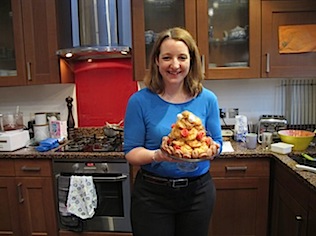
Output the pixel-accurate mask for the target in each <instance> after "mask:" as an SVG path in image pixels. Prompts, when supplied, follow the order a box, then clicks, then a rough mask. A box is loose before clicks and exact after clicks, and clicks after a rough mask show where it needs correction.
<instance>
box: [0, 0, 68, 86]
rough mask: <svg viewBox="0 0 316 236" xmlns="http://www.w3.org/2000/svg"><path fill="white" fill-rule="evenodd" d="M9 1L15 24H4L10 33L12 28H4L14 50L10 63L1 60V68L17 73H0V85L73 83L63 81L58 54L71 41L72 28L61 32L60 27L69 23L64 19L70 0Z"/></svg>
mask: <svg viewBox="0 0 316 236" xmlns="http://www.w3.org/2000/svg"><path fill="white" fill-rule="evenodd" d="M8 2H9V6H8V7H7V8H6V10H7V9H9V7H11V11H9V12H6V14H10V16H11V18H10V19H11V21H12V22H11V23H12V24H6V25H5V26H6V27H11V28H12V29H11V33H10V29H8V31H6V30H5V31H4V39H5V40H6V41H8V43H7V44H9V43H10V42H11V45H10V46H9V47H10V50H11V51H12V52H13V53H12V55H11V56H10V57H11V59H12V60H11V62H10V63H11V64H6V65H4V64H1V61H0V69H9V70H5V71H11V72H14V73H11V74H8V75H0V86H17V85H38V84H52V83H60V82H72V81H61V78H60V75H59V60H58V57H57V55H56V51H57V49H59V47H63V46H66V45H68V46H69V45H70V43H71V41H70V40H71V37H70V35H71V34H70V31H69V33H66V34H62V32H66V31H63V30H61V28H60V27H59V26H63V27H66V26H67V25H68V24H69V26H70V21H66V20H63V19H64V18H63V16H65V14H66V11H67V9H68V11H69V9H70V8H69V1H61V0H53V1H52V0H42V1H36V0H25V1H24V0H23V1H22V0H6V3H8ZM57 9H58V11H57ZM63 11H65V12H63ZM69 12H70V11H69ZM2 16H4V15H2ZM68 17H69V15H68ZM58 22H62V23H58ZM0 29H2V28H1V27H0ZM2 34H3V33H1V35H2ZM2 36H3V35H2Z"/></svg>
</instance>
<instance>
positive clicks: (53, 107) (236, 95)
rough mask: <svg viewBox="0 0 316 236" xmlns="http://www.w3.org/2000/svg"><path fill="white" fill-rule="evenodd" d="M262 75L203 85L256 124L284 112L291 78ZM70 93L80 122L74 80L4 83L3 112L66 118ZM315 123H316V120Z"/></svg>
mask: <svg viewBox="0 0 316 236" xmlns="http://www.w3.org/2000/svg"><path fill="white" fill-rule="evenodd" d="M135 2H137V1H135ZM201 2H204V1H201ZM254 2H258V1H254ZM259 2H260V1H259ZM128 45H131V43H128ZM259 60H260V58H259ZM314 75H315V73H314ZM259 77H260V76H258V78H257V77H250V78H243V79H225V80H221V79H218V80H206V81H205V82H204V85H205V86H206V87H207V88H209V89H211V90H213V91H214V92H215V93H216V95H217V96H218V99H219V105H220V107H221V108H226V109H227V110H228V109H230V108H238V109H239V114H242V115H245V116H247V118H248V119H249V120H250V121H251V122H252V123H253V124H256V123H257V122H258V120H259V117H260V116H261V115H262V114H282V109H284V104H282V103H281V101H282V100H280V97H281V96H282V92H281V91H280V88H281V84H282V81H283V80H284V79H285V80H290V79H288V78H286V77H287V76H284V77H282V76H278V77H272V78H263V77H261V78H259ZM308 77H309V78H308V79H310V80H311V81H315V79H316V75H315V76H308ZM300 78H301V77H300V76H295V77H294V78H293V79H300ZM302 79H303V80H306V78H305V77H302ZM228 85H229V86H228ZM68 96H71V97H73V98H74V103H73V115H74V118H75V124H76V126H77V125H78V112H77V103H76V86H75V84H54V85H48V84H47V85H31V86H18V87H1V88H0V104H1V112H12V111H15V109H16V106H19V107H20V110H21V111H23V114H24V122H25V123H26V122H27V121H28V120H30V119H31V118H33V114H34V113H35V112H60V118H61V120H67V116H68V109H67V104H66V102H65V98H66V97H68ZM118 121H119V120H117V122H118ZM225 121H226V123H227V124H228V125H233V124H234V123H235V120H234V119H233V118H228V117H227V118H226V119H225ZM26 124H27V123H26ZM313 124H315V121H314V122H313Z"/></svg>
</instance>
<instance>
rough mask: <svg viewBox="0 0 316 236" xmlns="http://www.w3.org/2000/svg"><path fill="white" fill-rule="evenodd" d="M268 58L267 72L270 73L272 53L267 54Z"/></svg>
mask: <svg viewBox="0 0 316 236" xmlns="http://www.w3.org/2000/svg"><path fill="white" fill-rule="evenodd" d="M266 56H267V66H266V72H267V73H269V72H270V53H266Z"/></svg>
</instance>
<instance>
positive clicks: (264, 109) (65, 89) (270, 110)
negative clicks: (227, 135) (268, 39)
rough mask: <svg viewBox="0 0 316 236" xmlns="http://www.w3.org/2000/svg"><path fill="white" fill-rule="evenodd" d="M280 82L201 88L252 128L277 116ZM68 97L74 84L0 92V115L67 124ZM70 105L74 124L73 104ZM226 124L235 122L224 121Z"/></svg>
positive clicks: (217, 84)
mask: <svg viewBox="0 0 316 236" xmlns="http://www.w3.org/2000/svg"><path fill="white" fill-rule="evenodd" d="M279 82H280V79H242V80H207V81H205V82H204V85H205V87H207V88H209V89H210V90H212V91H213V92H215V94H216V95H217V96H218V101H219V106H220V107H221V108H226V109H228V108H239V114H242V115H246V116H247V117H248V120H251V121H252V122H253V123H254V124H255V123H257V121H258V119H259V116H260V115H262V114H277V115H278V114H280V105H279V101H280V99H279V94H278V84H279ZM68 96H71V97H73V98H74V99H75V98H76V92H75V85H74V84H58V85H41V86H40V85H39V86H23V87H6V88H0V113H5V112H14V111H15V109H16V106H20V110H21V111H22V112H23V115H24V123H25V124H27V122H28V121H29V120H30V119H32V118H33V114H34V113H35V112H60V113H61V120H67V116H68V109H67V103H66V101H65V99H66V97H68ZM73 105H74V107H73V114H74V118H75V122H76V124H77V123H78V122H77V109H76V106H77V104H76V101H74V103H73ZM226 123H227V124H234V123H235V121H234V119H226Z"/></svg>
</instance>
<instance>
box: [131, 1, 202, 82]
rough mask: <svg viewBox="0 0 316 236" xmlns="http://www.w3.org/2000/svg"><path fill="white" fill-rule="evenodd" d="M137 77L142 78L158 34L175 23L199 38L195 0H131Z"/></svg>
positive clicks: (134, 64) (137, 78)
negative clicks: (197, 34)
mask: <svg viewBox="0 0 316 236" xmlns="http://www.w3.org/2000/svg"><path fill="white" fill-rule="evenodd" d="M131 3H132V5H131V7H132V43H133V46H132V48H133V66H134V80H143V78H144V76H145V73H146V70H147V68H148V58H149V55H150V52H151V50H152V46H153V42H154V40H155V37H156V35H157V34H158V33H159V32H161V31H163V30H165V29H167V28H171V27H174V26H179V27H183V28H186V29H187V30H188V31H190V33H191V34H192V35H193V36H194V37H196V15H195V14H196V2H195V0H176V1H175V0H165V1H151V0H131Z"/></svg>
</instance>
